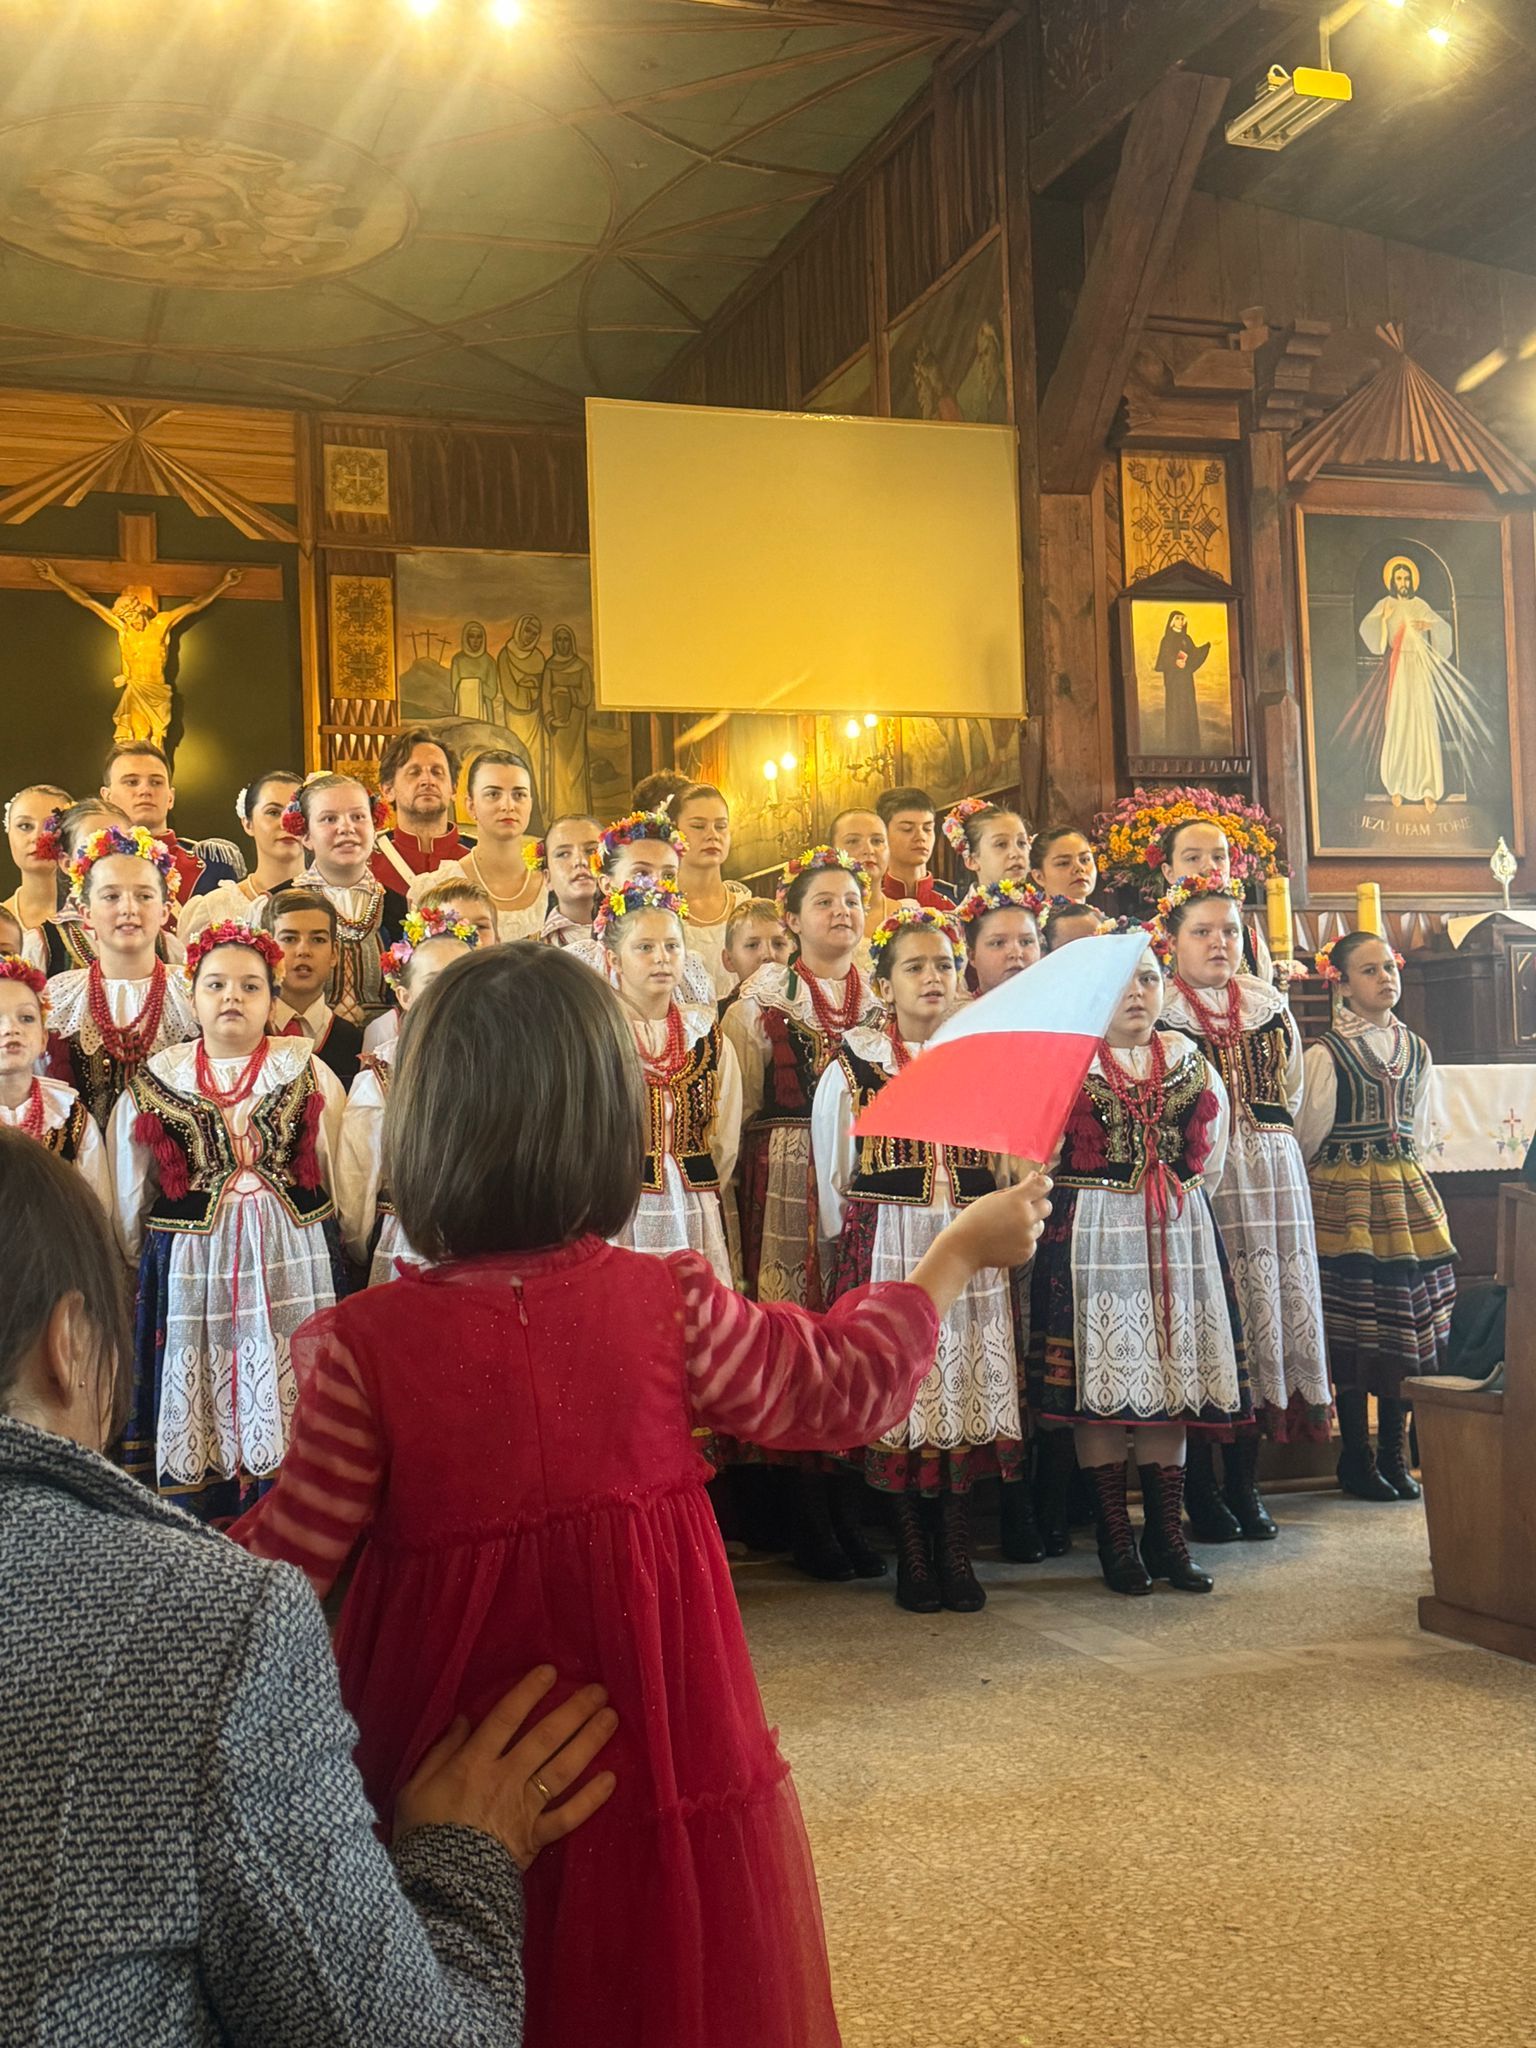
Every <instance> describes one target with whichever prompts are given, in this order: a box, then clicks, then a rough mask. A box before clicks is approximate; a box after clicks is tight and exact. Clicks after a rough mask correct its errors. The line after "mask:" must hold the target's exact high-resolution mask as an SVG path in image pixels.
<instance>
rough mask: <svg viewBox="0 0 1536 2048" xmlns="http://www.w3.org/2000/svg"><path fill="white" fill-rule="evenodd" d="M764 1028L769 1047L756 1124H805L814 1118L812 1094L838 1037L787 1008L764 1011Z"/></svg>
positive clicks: (836, 1045)
mask: <svg viewBox="0 0 1536 2048" xmlns="http://www.w3.org/2000/svg"><path fill="white" fill-rule="evenodd" d="M763 1030H764V1032H765V1033H766V1034H767V1038H768V1046H769V1059H768V1071H767V1073H766V1074H765V1075H764V1077H763V1106H762V1108H761V1109H760V1110H759V1111H758V1113H757V1115H756V1116H755V1117H754V1118H753V1119H752V1121H753V1122H754V1123H757V1124H804V1123H809V1122H810V1120H811V1097H812V1096H813V1095H814V1094H815V1093H816V1083H817V1082H818V1081H819V1080H820V1079H821V1076H822V1073H823V1071H824V1070H825V1068H826V1066H827V1063H828V1061H829V1060H830V1059H831V1058H832V1055H833V1054H834V1053H835V1052H836V1051H837V1047H838V1040H837V1038H836V1037H835V1036H834V1035H833V1034H832V1033H831V1032H828V1031H823V1030H822V1029H821V1028H820V1026H819V1025H815V1024H802V1023H801V1021H800V1019H799V1018H798V1017H796V1016H794V1015H793V1014H792V1013H791V1012H790V1011H788V1010H773V1009H770V1010H764V1012H763Z"/></svg>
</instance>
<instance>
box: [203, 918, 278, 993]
mask: <svg viewBox="0 0 1536 2048" xmlns="http://www.w3.org/2000/svg"><path fill="white" fill-rule="evenodd" d="M220 946H244V947H245V948H246V950H247V951H248V952H251V953H256V954H258V955H259V956H260V957H261V958H262V959H263V960H265V961H266V963H267V965H268V967H269V968H270V969H271V970H272V972H273V973H274V974H278V975H280V974H281V973H282V971H283V949H282V947H281V946H280V945H279V944H278V943H277V941H276V939H274V938H273V936H272V934H271V933H270V932H264V931H262V930H260V928H259V927H258V926H256V925H253V924H241V923H240V922H239V921H238V920H237V919H235V918H232V917H226V918H225V920H224V922H223V923H222V924H208V925H204V927H203V929H202V930H201V931H200V932H199V933H198V935H197V937H196V938H195V939H193V940H192V941H191V943H190V944H189V945H188V947H187V957H186V959H185V960H184V961H183V962H182V963H181V971H182V973H183V974H184V975H185V976H186V978H187V986H188V987H189V988H190V987H191V985H192V984H193V982H195V981H196V980H197V970H198V968H199V967H201V966H202V964H203V962H204V961H205V960H206V959H207V957H208V955H209V954H210V953H212V952H214V951H215V950H216V949H217V948H218V947H220Z"/></svg>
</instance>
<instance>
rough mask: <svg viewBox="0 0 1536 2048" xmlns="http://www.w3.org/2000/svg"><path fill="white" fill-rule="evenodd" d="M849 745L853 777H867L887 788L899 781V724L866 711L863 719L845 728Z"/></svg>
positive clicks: (849, 760)
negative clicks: (897, 738)
mask: <svg viewBox="0 0 1536 2048" xmlns="http://www.w3.org/2000/svg"><path fill="white" fill-rule="evenodd" d="M843 738H844V739H845V740H846V741H847V742H848V758H847V768H848V773H849V774H850V775H859V776H863V777H866V778H867V779H868V780H869V781H871V782H878V783H880V784H882V785H884V786H886V787H889V785H890V784H891V783H893V782H894V781H895V780H896V721H895V719H893V718H886V719H882V718H879V717H878V716H877V715H876V714H875V713H874V712H873V711H866V712H865V714H864V716H863V717H862V718H850V719H849V720H848V722H847V724H846V725H845V726H844V727H843Z"/></svg>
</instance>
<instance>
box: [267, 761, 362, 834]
mask: <svg viewBox="0 0 1536 2048" xmlns="http://www.w3.org/2000/svg"><path fill="white" fill-rule="evenodd" d="M327 775H336V776H339V777H340V779H341V780H342V781H343V782H356V781H357V778H356V776H353V775H347V774H344V773H343V772H342V770H341V769H339V768H317V769H316V770H315V771H314V773H313V774H312V775H306V776H305V778H304V780H303V781H302V782H301V783H300V784H299V786H298V788H297V789H296V790H295V791H294V793H293V795H292V796H291V797H290V798H289V799H288V803H287V806H286V808H285V809H284V811H283V816H282V827H283V830H284V831H285V832H286V833H287V834H288V837H289V838H290V839H302V838H303V837H304V834H305V833H306V832H307V831H308V830H309V827H308V825H307V824H306V823H305V822H304V810H303V806H302V805H301V804H300V802H299V798H300V797H301V796H302V795H303V794H304V792H305V790H306V789H308V787H309V785H310V784H311V783H312V782H318V781H319V780H320V779H321V777H322V776H327ZM357 786H358V788H359V789H361V790H363V792H364V794H365V795H367V796H368V814H369V816H370V817H371V818H372V819H373V829H374V831H375V832H382V831H383V830H384V827H385V826H386V825H387V824H388V823H389V805H388V804H387V803H385V801H384V799H383V797H381V796H377V795H372V794H369V793H368V790H367V785H366V784H364V783H361V782H358V783H357ZM240 794H241V796H242V797H243V796H244V795H245V791H244V790H241V792H240Z"/></svg>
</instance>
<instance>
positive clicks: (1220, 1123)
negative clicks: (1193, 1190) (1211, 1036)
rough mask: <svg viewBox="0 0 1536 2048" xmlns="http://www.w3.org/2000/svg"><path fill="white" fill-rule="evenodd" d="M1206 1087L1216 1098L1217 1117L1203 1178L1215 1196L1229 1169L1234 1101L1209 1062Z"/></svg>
mask: <svg viewBox="0 0 1536 2048" xmlns="http://www.w3.org/2000/svg"><path fill="white" fill-rule="evenodd" d="M1205 1085H1206V1087H1207V1088H1208V1089H1209V1090H1210V1092H1211V1093H1212V1095H1214V1096H1215V1098H1216V1116H1215V1120H1214V1121H1213V1123H1212V1124H1211V1128H1210V1132H1209V1139H1210V1148H1211V1149H1210V1150H1209V1152H1207V1153H1206V1155H1205V1166H1204V1168H1203V1169H1202V1172H1201V1178H1202V1179H1203V1180H1204V1182H1205V1191H1206V1193H1207V1194H1208V1195H1214V1194H1215V1192H1216V1190H1217V1189H1218V1188H1219V1187H1220V1186H1221V1176H1222V1175H1223V1173H1225V1172H1226V1168H1227V1142H1228V1140H1229V1139H1230V1138H1231V1136H1232V1101H1231V1098H1230V1097H1229V1095H1228V1094H1227V1084H1226V1082H1225V1081H1223V1080H1222V1078H1221V1076H1220V1074H1218V1073H1217V1071H1216V1069H1215V1068H1214V1067H1213V1066H1212V1065H1211V1063H1210V1061H1209V1060H1207V1061H1206V1062H1205Z"/></svg>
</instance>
